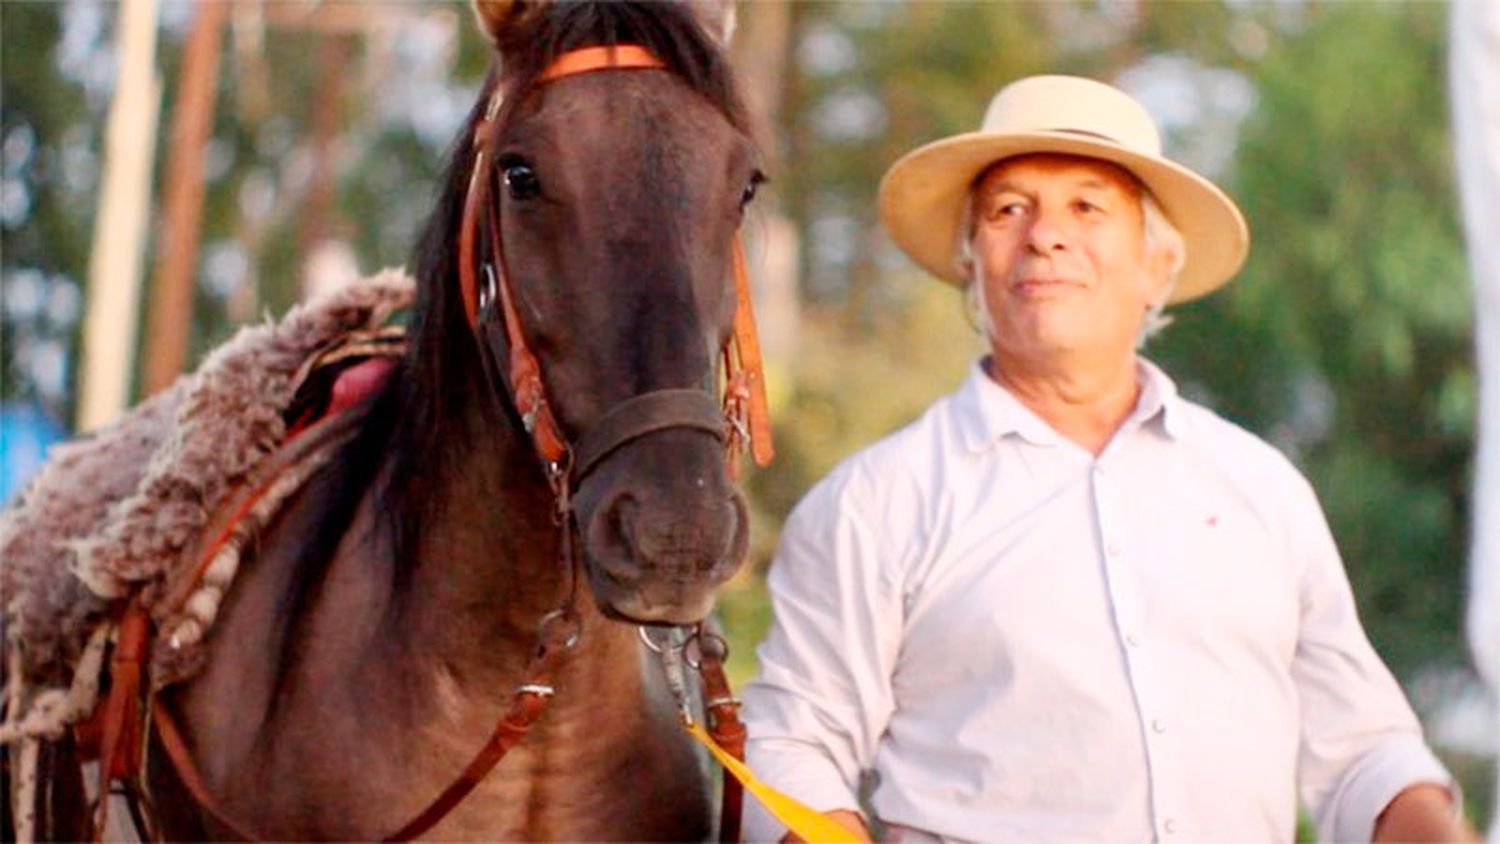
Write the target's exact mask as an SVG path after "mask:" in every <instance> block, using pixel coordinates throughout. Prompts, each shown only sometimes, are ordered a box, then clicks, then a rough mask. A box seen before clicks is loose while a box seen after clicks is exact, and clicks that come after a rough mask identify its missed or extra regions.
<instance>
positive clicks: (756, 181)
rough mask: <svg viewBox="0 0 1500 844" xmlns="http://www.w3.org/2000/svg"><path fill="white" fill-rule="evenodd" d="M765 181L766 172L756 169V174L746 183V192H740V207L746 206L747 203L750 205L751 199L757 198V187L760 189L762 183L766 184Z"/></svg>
mask: <svg viewBox="0 0 1500 844" xmlns="http://www.w3.org/2000/svg"><path fill="white" fill-rule="evenodd" d="M765 181H766V174H764V173H762V172H760V171H759V170H757V171H755V174H754V175H753V176H751V177H750V181H748V182H746V183H745V192H744V193H742V194H740V207H741V208H744V207H745V206H746V205H749V204H750V201H751V200H753V199H755V191H756V189H758V188H759V187H760V186H761V185H762V184H764V183H765Z"/></svg>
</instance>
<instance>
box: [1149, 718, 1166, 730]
mask: <svg viewBox="0 0 1500 844" xmlns="http://www.w3.org/2000/svg"><path fill="white" fill-rule="evenodd" d="M1151 729H1152V730H1154V731H1156V732H1158V733H1165V732H1166V731H1167V722H1165V721H1163V720H1162V719H1160V718H1153V719H1152V720H1151Z"/></svg>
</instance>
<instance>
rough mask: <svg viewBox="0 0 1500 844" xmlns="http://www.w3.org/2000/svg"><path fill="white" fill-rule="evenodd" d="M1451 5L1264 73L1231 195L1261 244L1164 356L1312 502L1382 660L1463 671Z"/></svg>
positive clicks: (1317, 27)
mask: <svg viewBox="0 0 1500 844" xmlns="http://www.w3.org/2000/svg"><path fill="white" fill-rule="evenodd" d="M1443 32H1444V10H1443V9H1442V8H1441V7H1437V6H1431V5H1425V4H1389V5H1384V4H1383V5H1366V4H1359V5H1347V6H1346V5H1334V6H1330V7H1327V8H1326V9H1325V10H1324V11H1322V12H1321V13H1320V14H1319V15H1318V16H1317V17H1316V18H1315V19H1314V20H1313V21H1312V22H1311V25H1310V26H1309V27H1308V28H1307V29H1306V30H1305V31H1304V32H1301V33H1300V34H1297V35H1295V36H1294V37H1289V38H1286V39H1284V40H1283V41H1281V42H1279V43H1277V44H1275V45H1273V47H1272V49H1271V51H1270V52H1269V53H1268V55H1267V56H1266V58H1265V60H1264V61H1263V62H1262V63H1260V64H1259V65H1258V66H1257V67H1256V68H1255V71H1254V72H1255V83H1256V86H1257V90H1258V91H1259V97H1260V100H1259V103H1258V104H1257V107H1256V109H1255V112H1254V115H1253V117H1252V118H1251V120H1250V121H1249V122H1248V124H1247V125H1246V126H1245V127H1244V129H1243V134H1242V137H1241V142H1240V147H1239V151H1238V154H1237V156H1236V160H1235V168H1236V173H1237V176H1236V178H1235V180H1234V185H1233V188H1234V190H1233V192H1234V193H1235V194H1236V195H1237V196H1238V198H1239V200H1240V202H1241V203H1242V205H1243V207H1244V210H1245V213H1246V216H1247V217H1248V218H1249V220H1250V223H1251V228H1252V232H1253V233H1254V239H1255V241H1256V246H1255V248H1254V249H1253V251H1252V254H1251V258H1250V262H1249V265H1248V267H1247V269H1246V271H1245V272H1244V273H1243V275H1242V277H1241V278H1240V279H1239V280H1238V281H1236V282H1235V283H1234V284H1233V285H1232V286H1231V288H1230V289H1229V290H1228V291H1226V292H1225V293H1222V294H1220V295H1219V296H1217V297H1215V298H1214V299H1212V300H1210V301H1209V302H1205V303H1203V304H1202V305H1196V306H1192V307H1190V308H1187V309H1184V314H1183V316H1182V320H1181V322H1180V323H1179V327H1174V328H1173V329H1172V330H1171V331H1169V332H1168V334H1167V336H1166V338H1165V340H1164V342H1163V344H1162V346H1161V349H1160V352H1161V357H1163V358H1164V359H1165V360H1166V362H1167V363H1168V365H1169V366H1170V367H1171V369H1172V370H1173V371H1174V372H1176V373H1177V374H1178V375H1179V376H1180V377H1181V378H1183V379H1184V380H1186V381H1190V382H1192V383H1193V384H1194V385H1195V387H1196V388H1198V389H1201V390H1203V391H1205V392H1206V394H1207V395H1208V396H1209V397H1210V398H1211V399H1212V400H1213V401H1214V403H1216V404H1217V405H1218V406H1219V409H1220V410H1221V411H1222V412H1224V413H1226V415H1228V416H1230V417H1231V418H1234V419H1236V420H1238V421H1240V422H1242V423H1243V424H1246V425H1247V426H1248V427H1250V428H1251V429H1252V430H1255V431H1259V432H1261V433H1263V434H1269V435H1271V436H1272V437H1273V439H1275V440H1276V441H1277V442H1278V444H1279V445H1282V446H1283V447H1285V448H1288V449H1289V450H1290V451H1291V452H1292V453H1293V455H1294V456H1295V457H1297V458H1298V460H1299V462H1300V463H1301V465H1302V466H1303V468H1304V470H1305V471H1306V472H1307V473H1308V474H1309V476H1310V477H1311V478H1312V480H1313V482H1314V484H1315V485H1316V486H1317V488H1318V490H1319V492H1320V494H1321V497H1322V500H1323V503H1324V506H1325V509H1326V510H1327V512H1328V515H1329V518H1330V522H1331V523H1332V525H1333V528H1334V532H1335V534H1336V536H1337V538H1338V540H1339V543H1340V546H1341V548H1342V550H1343V552H1344V555H1345V559H1346V563H1347V565H1348V568H1349V572H1350V577H1351V579H1352V581H1353V583H1354V586H1355V590H1356V593H1357V595H1358V599H1359V602H1360V606H1361V609H1362V615H1363V619H1364V622H1365V625H1366V627H1367V629H1368V630H1369V632H1370V634H1371V638H1372V639H1373V640H1374V642H1375V644H1376V646H1377V648H1378V649H1379V650H1380V651H1381V653H1383V654H1384V655H1385V656H1386V657H1387V658H1388V659H1389V660H1390V661H1391V662H1392V664H1393V666H1394V667H1395V668H1396V669H1397V670H1398V673H1402V674H1409V673H1410V672H1411V671H1413V670H1415V669H1416V668H1418V667H1420V666H1422V665H1424V664H1428V663H1432V662H1434V661H1437V662H1444V663H1456V662H1459V661H1461V660H1462V659H1463V654H1462V647H1461V644H1460V639H1459V629H1460V627H1459V623H1458V619H1459V610H1460V606H1459V603H1460V600H1461V597H1462V594H1463V589H1462V585H1461V579H1462V572H1463V566H1464V560H1465V541H1466V539H1467V537H1466V533H1465V530H1464V528H1463V525H1464V523H1465V520H1466V518H1467V516H1468V476H1467V465H1468V455H1469V452H1470V449H1471V446H1472V437H1473V431H1472V422H1471V420H1472V418H1473V410H1474V404H1473V403H1474V380H1473V370H1472V362H1471V360H1470V334H1469V332H1470V319H1469V309H1470V304H1469V303H1470V298H1469V297H1470V291H1469V287H1468V284H1467V278H1466V275H1465V272H1464V264H1463V260H1464V259H1463V251H1462V244H1461V241H1460V238H1459V232H1458V224H1457V220H1456V217H1455V215H1456V205H1455V202H1454V199H1453V196H1454V193H1453V175H1452V163H1451V161H1450V153H1449V145H1448V131H1447V126H1448V117H1447V114H1446V111H1445V104H1446V99H1445V98H1444V97H1443V96H1441V95H1434V92H1440V91H1442V90H1443V88H1444V78H1443Z"/></svg>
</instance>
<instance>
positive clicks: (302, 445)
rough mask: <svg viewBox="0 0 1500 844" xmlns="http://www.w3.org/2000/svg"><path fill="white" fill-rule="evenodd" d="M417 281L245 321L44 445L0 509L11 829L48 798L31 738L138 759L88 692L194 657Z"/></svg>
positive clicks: (173, 670)
mask: <svg viewBox="0 0 1500 844" xmlns="http://www.w3.org/2000/svg"><path fill="white" fill-rule="evenodd" d="M414 291H415V285H414V283H413V282H412V280H411V279H410V278H409V277H407V276H405V275H404V274H402V273H400V272H399V271H386V272H383V273H379V274H377V275H375V276H372V277H369V278H366V279H362V280H360V281H358V282H355V283H353V284H351V285H349V286H348V287H346V288H343V289H341V290H339V291H336V292H334V293H332V294H330V295H329V296H327V297H324V298H322V299H319V300H317V301H314V302H310V303H308V304H306V305H303V306H299V307H297V308H294V309H293V310H292V311H291V312H290V313H288V314H287V316H286V317H284V318H283V319H282V320H280V321H279V322H275V323H271V322H267V323H265V324H262V325H257V326H252V327H248V328H245V329H242V330H241V331H240V333H239V334H237V335H236V336H235V337H234V338H233V339H231V340H230V341H229V342H227V343H226V344H224V345H223V346H221V347H220V348H219V349H218V350H216V351H215V352H214V353H213V354H211V355H210V356H209V357H208V359H207V360H205V362H204V363H203V365H202V366H201V367H200V368H199V369H198V371H197V372H195V373H193V374H192V375H188V376H184V377H183V378H181V379H179V380H178V381H177V383H175V384H174V385H173V386H172V387H171V388H169V389H168V390H166V391H164V392H163V393H162V394H160V395H158V396H156V397H153V398H152V399H150V400H149V401H147V402H145V403H143V404H142V405H140V406H139V407H137V408H136V409H134V410H132V411H130V412H129V413H127V414H126V415H125V416H124V417H122V418H121V419H120V420H119V421H118V422H116V423H114V424H113V425H111V426H109V427H108V428H105V429H103V430H101V431H99V432H98V433H96V434H93V435H92V436H90V437H88V438H85V439H83V440H80V441H76V442H73V443H69V444H67V445H64V446H60V447H59V448H57V449H56V451H55V452H54V454H53V455H52V456H51V458H50V460H49V462H48V464H47V466H45V467H44V468H43V470H42V472H41V473H40V474H39V476H38V477H37V478H36V480H35V481H33V483H32V484H31V485H30V486H29V487H28V488H27V489H26V490H25V492H24V493H23V494H22V496H21V498H20V501H19V503H18V504H17V505H16V506H15V507H13V508H12V509H10V510H8V511H6V512H5V513H3V514H0V595H4V596H5V603H4V606H3V607H0V630H3V631H4V642H3V648H4V657H5V658H4V668H3V681H4V698H3V701H0V706H3V712H4V717H3V719H0V747H3V748H4V749H5V750H7V751H10V752H7V753H6V754H5V759H6V761H7V762H8V766H7V767H8V770H7V771H5V772H4V773H5V774H6V775H7V776H5V779H6V780H7V781H8V784H9V788H8V789H6V790H7V791H9V792H11V793H10V794H8V795H7V797H9V798H10V799H9V800H7V801H6V802H7V804H8V805H7V807H6V808H7V809H10V808H11V807H14V808H15V812H14V817H13V818H12V819H11V821H12V824H13V825H14V829H15V834H16V838H17V840H28V839H29V838H31V837H32V836H33V835H34V834H35V833H36V832H37V831H39V830H37V828H36V826H35V823H36V820H35V819H34V818H33V817H31V816H30V809H29V808H28V807H32V806H37V805H46V803H45V797H46V795H38V794H37V789H38V783H39V781H40V780H41V779H42V778H39V777H38V776H37V772H36V764H37V759H38V757H39V755H40V751H41V746H42V745H43V744H44V743H55V742H58V741H67V742H72V743H73V745H74V749H75V750H76V751H77V752H78V755H79V756H80V757H81V758H85V759H86V758H91V757H96V754H97V753H98V752H99V751H101V750H102V751H105V752H104V756H105V757H106V758H107V759H109V760H110V761H109V762H108V764H106V772H107V773H118V772H120V771H121V770H123V769H125V768H128V767H129V763H132V762H136V761H138V760H137V759H134V758H132V754H134V755H135V756H138V755H139V749H140V746H141V742H140V740H139V739H140V737H139V732H138V731H139V728H140V719H139V718H131V717H128V716H127V717H123V718H121V717H119V716H120V715H122V714H125V713H115V716H116V717H114V718H106V717H104V715H105V713H104V711H103V710H104V709H105V707H104V706H103V705H101V695H103V694H107V693H108V692H109V690H110V689H113V688H118V687H120V686H121V685H122V684H123V685H129V684H131V683H139V682H141V681H142V680H145V681H147V682H148V683H149V686H150V690H151V691H153V692H154V691H156V690H160V689H161V688H163V687H165V686H168V685H171V684H173V683H177V682H181V681H183V680H185V679H187V678H189V677H191V676H193V675H194V674H195V673H196V672H197V671H198V670H199V669H201V667H202V665H203V659H204V649H203V647H202V641H203V638H204V634H205V633H207V632H208V630H209V629H210V627H211V626H212V624H213V621H214V618H215V616H216V615H217V612H218V608H219V604H220V603H221V601H222V600H223V597H224V595H225V593H226V592H227V590H228V588H229V587H230V585H231V583H232V581H233V578H234V575H235V572H236V570H237V568H238V566H239V561H240V554H241V550H242V549H243V547H244V546H245V545H246V543H247V542H248V541H250V540H251V539H252V538H253V537H254V536H255V535H256V534H257V532H258V531H259V530H260V529H261V528H262V527H264V526H265V525H266V524H268V523H269V522H270V520H271V519H272V518H274V516H275V515H276V513H277V512H278V511H279V509H280V507H281V505H282V504H284V503H285V502H286V501H287V500H288V499H289V498H290V497H291V496H292V495H293V494H294V493H296V491H297V490H298V489H300V488H301V487H302V485H303V484H304V483H305V482H306V481H307V480H308V478H310V477H311V476H312V475H313V474H315V473H316V472H317V470H318V469H319V468H321V467H322V466H323V465H324V464H325V463H326V462H327V461H328V459H329V458H330V456H331V455H332V454H333V453H334V452H335V451H336V449H337V447H338V446H339V445H341V444H343V443H344V442H346V441H347V440H348V439H349V438H350V437H352V436H353V435H354V433H355V432H356V431H357V430H358V427H359V423H360V421H362V419H363V416H364V413H363V412H362V411H363V410H364V409H365V407H366V406H367V402H365V399H367V398H368V397H370V396H371V395H373V394H374V393H375V392H376V391H377V390H378V389H379V387H380V385H381V384H383V382H384V380H385V376H386V375H387V374H388V372H389V370H390V369H391V367H392V366H393V365H394V363H395V359H396V358H397V357H398V356H400V355H401V354H402V353H403V351H404V348H405V330H404V328H403V327H401V326H400V325H399V324H393V323H394V321H395V318H396V317H397V316H398V315H399V314H400V313H402V312H403V311H405V310H406V309H408V308H409V307H410V305H411V303H412V301H413V298H414ZM152 625H154V626H155V628H156V629H157V630H158V631H160V634H159V635H157V636H156V637H155V639H154V641H153V640H151V639H150V638H149V637H147V636H146V635H145V632H146V631H147V630H149V628H150V627H151V626H152ZM148 647H149V649H148ZM107 655H108V659H109V662H110V663H111V667H110V669H109V670H108V671H107V672H106V671H105V662H106V656H107ZM130 697H132V696H130V695H119V694H116V695H111V698H120V699H122V700H123V699H128V698H130ZM111 703H113V700H111ZM122 705H123V704H122ZM111 721H113V722H115V723H118V724H122V725H125V727H124V729H125V731H126V732H125V734H122V735H112V734H111V732H110V730H109V729H106V728H102V727H101V725H107V724H109V723H111ZM132 731H134V732H132ZM122 754H123V755H122ZM28 769H29V770H28ZM38 796H42V797H43V798H44V802H43V803H41V804H38V802H37V798H38ZM105 802H106V801H101V804H103V803H105ZM3 814H9V812H4V813H0V815H3Z"/></svg>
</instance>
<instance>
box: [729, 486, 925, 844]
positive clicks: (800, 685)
mask: <svg viewBox="0 0 1500 844" xmlns="http://www.w3.org/2000/svg"><path fill="white" fill-rule="evenodd" d="M848 493H849V488H848V474H847V473H835V475H834V476H830V477H829V478H828V479H826V480H824V481H823V482H822V483H821V484H820V485H818V486H817V487H815V488H814V489H813V491H812V492H811V493H809V494H808V496H807V498H806V499H804V500H803V501H802V503H800V504H799V505H798V506H797V508H796V509H795V510H794V511H793V513H792V515H791V517H790V518H789V519H788V520H787V523H786V526H785V528H784V529H783V531H782V536H781V545H780V548H779V550H778V551H777V554H776V558H775V560H774V561H773V562H772V564H771V570H770V573H769V575H768V577H767V587H768V589H769V592H770V595H771V608H772V613H773V620H772V626H771V631H770V633H769V635H768V636H767V638H766V640H765V641H764V642H763V643H762V644H761V646H760V649H759V651H758V656H759V661H760V675H759V676H758V677H757V678H756V679H755V680H754V681H753V682H752V683H750V684H749V685H748V686H747V687H746V689H745V706H744V717H745V721H746V725H747V727H748V729H749V744H748V747H747V758H748V762H749V764H750V767H751V769H752V770H754V771H755V772H756V774H757V775H758V776H759V777H761V778H762V779H764V780H765V781H766V782H768V783H769V784H771V785H772V786H774V787H775V788H777V789H779V790H781V791H782V792H784V793H786V794H788V795H790V796H792V797H794V798H796V799H798V800H800V801H802V802H803V803H805V804H807V805H808V806H809V807H811V808H813V809H816V810H818V811H825V812H826V811H829V810H832V809H850V810H857V809H858V808H859V801H858V784H859V779H860V775H861V773H862V772H863V771H865V770H866V769H868V768H869V767H870V764H871V760H872V758H873V756H874V752H875V747H876V745H877V743H878V741H879V739H880V736H881V734H882V733H883V732H884V731H885V726H886V723H887V720H888V719H889V717H890V713H891V710H892V706H893V704H892V693H891V681H890V677H891V670H892V667H893V665H894V661H895V657H896V653H897V651H898V648H899V641H900V630H901V623H902V619H901V607H900V599H899V591H900V590H899V589H897V588H891V586H890V584H889V583H888V582H887V580H886V578H885V577H884V575H883V566H882V557H883V556H888V552H889V549H888V548H885V547H883V546H882V543H881V538H880V536H879V535H878V532H877V531H876V530H875V525H873V524H872V523H871V522H870V521H869V520H868V519H867V518H866V517H865V516H864V515H863V513H862V512H861V509H860V508H859V507H858V506H856V504H855V503H854V502H852V501H850V495H849V494H848ZM748 802H749V803H751V805H748V806H747V807H746V812H745V831H746V838H747V840H750V841H762V840H777V839H779V838H780V837H781V836H782V835H783V834H784V833H785V831H786V830H785V828H784V827H783V826H781V824H780V823H779V822H777V821H775V820H774V819H773V818H772V817H771V816H770V815H769V814H768V813H767V812H765V811H764V809H762V808H761V807H760V806H759V805H758V804H755V803H754V801H753V800H752V801H748Z"/></svg>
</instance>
